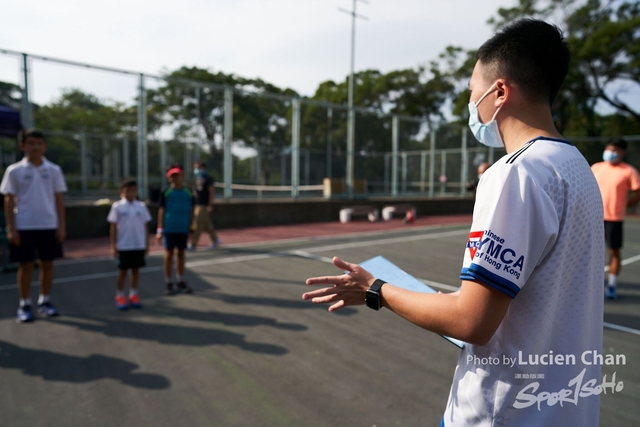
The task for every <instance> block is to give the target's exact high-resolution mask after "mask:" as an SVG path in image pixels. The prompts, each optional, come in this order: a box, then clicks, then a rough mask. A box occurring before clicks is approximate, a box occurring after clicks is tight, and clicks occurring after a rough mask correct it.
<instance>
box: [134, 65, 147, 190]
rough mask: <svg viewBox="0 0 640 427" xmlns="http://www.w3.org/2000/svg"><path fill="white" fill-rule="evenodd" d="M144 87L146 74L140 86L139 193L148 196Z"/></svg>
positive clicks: (141, 78) (142, 77) (141, 79)
mask: <svg viewBox="0 0 640 427" xmlns="http://www.w3.org/2000/svg"><path fill="white" fill-rule="evenodd" d="M146 95H147V94H146V91H145V88H144V74H142V73H141V74H140V84H139V86H138V159H137V171H136V172H137V175H138V195H139V196H140V198H141V199H143V200H144V199H146V198H147V191H148V186H149V162H148V159H147V111H146V110H147V99H146V98H147V96H146Z"/></svg>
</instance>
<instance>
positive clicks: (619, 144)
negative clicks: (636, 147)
mask: <svg viewBox="0 0 640 427" xmlns="http://www.w3.org/2000/svg"><path fill="white" fill-rule="evenodd" d="M607 145H613V146H614V147H616V148H619V149H621V150H624V151H627V141H625V140H624V139H622V138H620V137H616V138H611V139H610V140H609V141H607Z"/></svg>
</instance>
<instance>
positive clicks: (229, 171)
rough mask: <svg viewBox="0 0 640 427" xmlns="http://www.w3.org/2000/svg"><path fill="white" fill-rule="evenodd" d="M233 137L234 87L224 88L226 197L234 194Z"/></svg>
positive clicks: (224, 173)
mask: <svg viewBox="0 0 640 427" xmlns="http://www.w3.org/2000/svg"><path fill="white" fill-rule="evenodd" d="M232 138H233V89H231V88H230V87H225V88H224V138H223V143H224V168H223V169H224V172H223V175H224V198H225V199H229V198H231V196H232V195H233V190H232V188H231V184H232V182H233V158H232V156H231V139H232Z"/></svg>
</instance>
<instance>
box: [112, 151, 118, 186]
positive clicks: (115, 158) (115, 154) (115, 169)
mask: <svg viewBox="0 0 640 427" xmlns="http://www.w3.org/2000/svg"><path fill="white" fill-rule="evenodd" d="M112 156H113V161H112V162H111V163H112V164H113V166H112V167H113V186H114V187H115V188H118V183H119V182H120V149H119V148H118V147H115V148H114V149H113V150H112Z"/></svg>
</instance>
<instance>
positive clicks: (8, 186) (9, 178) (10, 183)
mask: <svg viewBox="0 0 640 427" xmlns="http://www.w3.org/2000/svg"><path fill="white" fill-rule="evenodd" d="M12 171H13V168H12V167H11V166H9V167H8V168H7V170H6V171H5V172H4V176H3V177H2V183H1V184H0V193H2V194H5V195H7V194H12V195H15V194H16V191H17V188H16V185H15V182H14V181H15V173H11V172H12Z"/></svg>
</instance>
